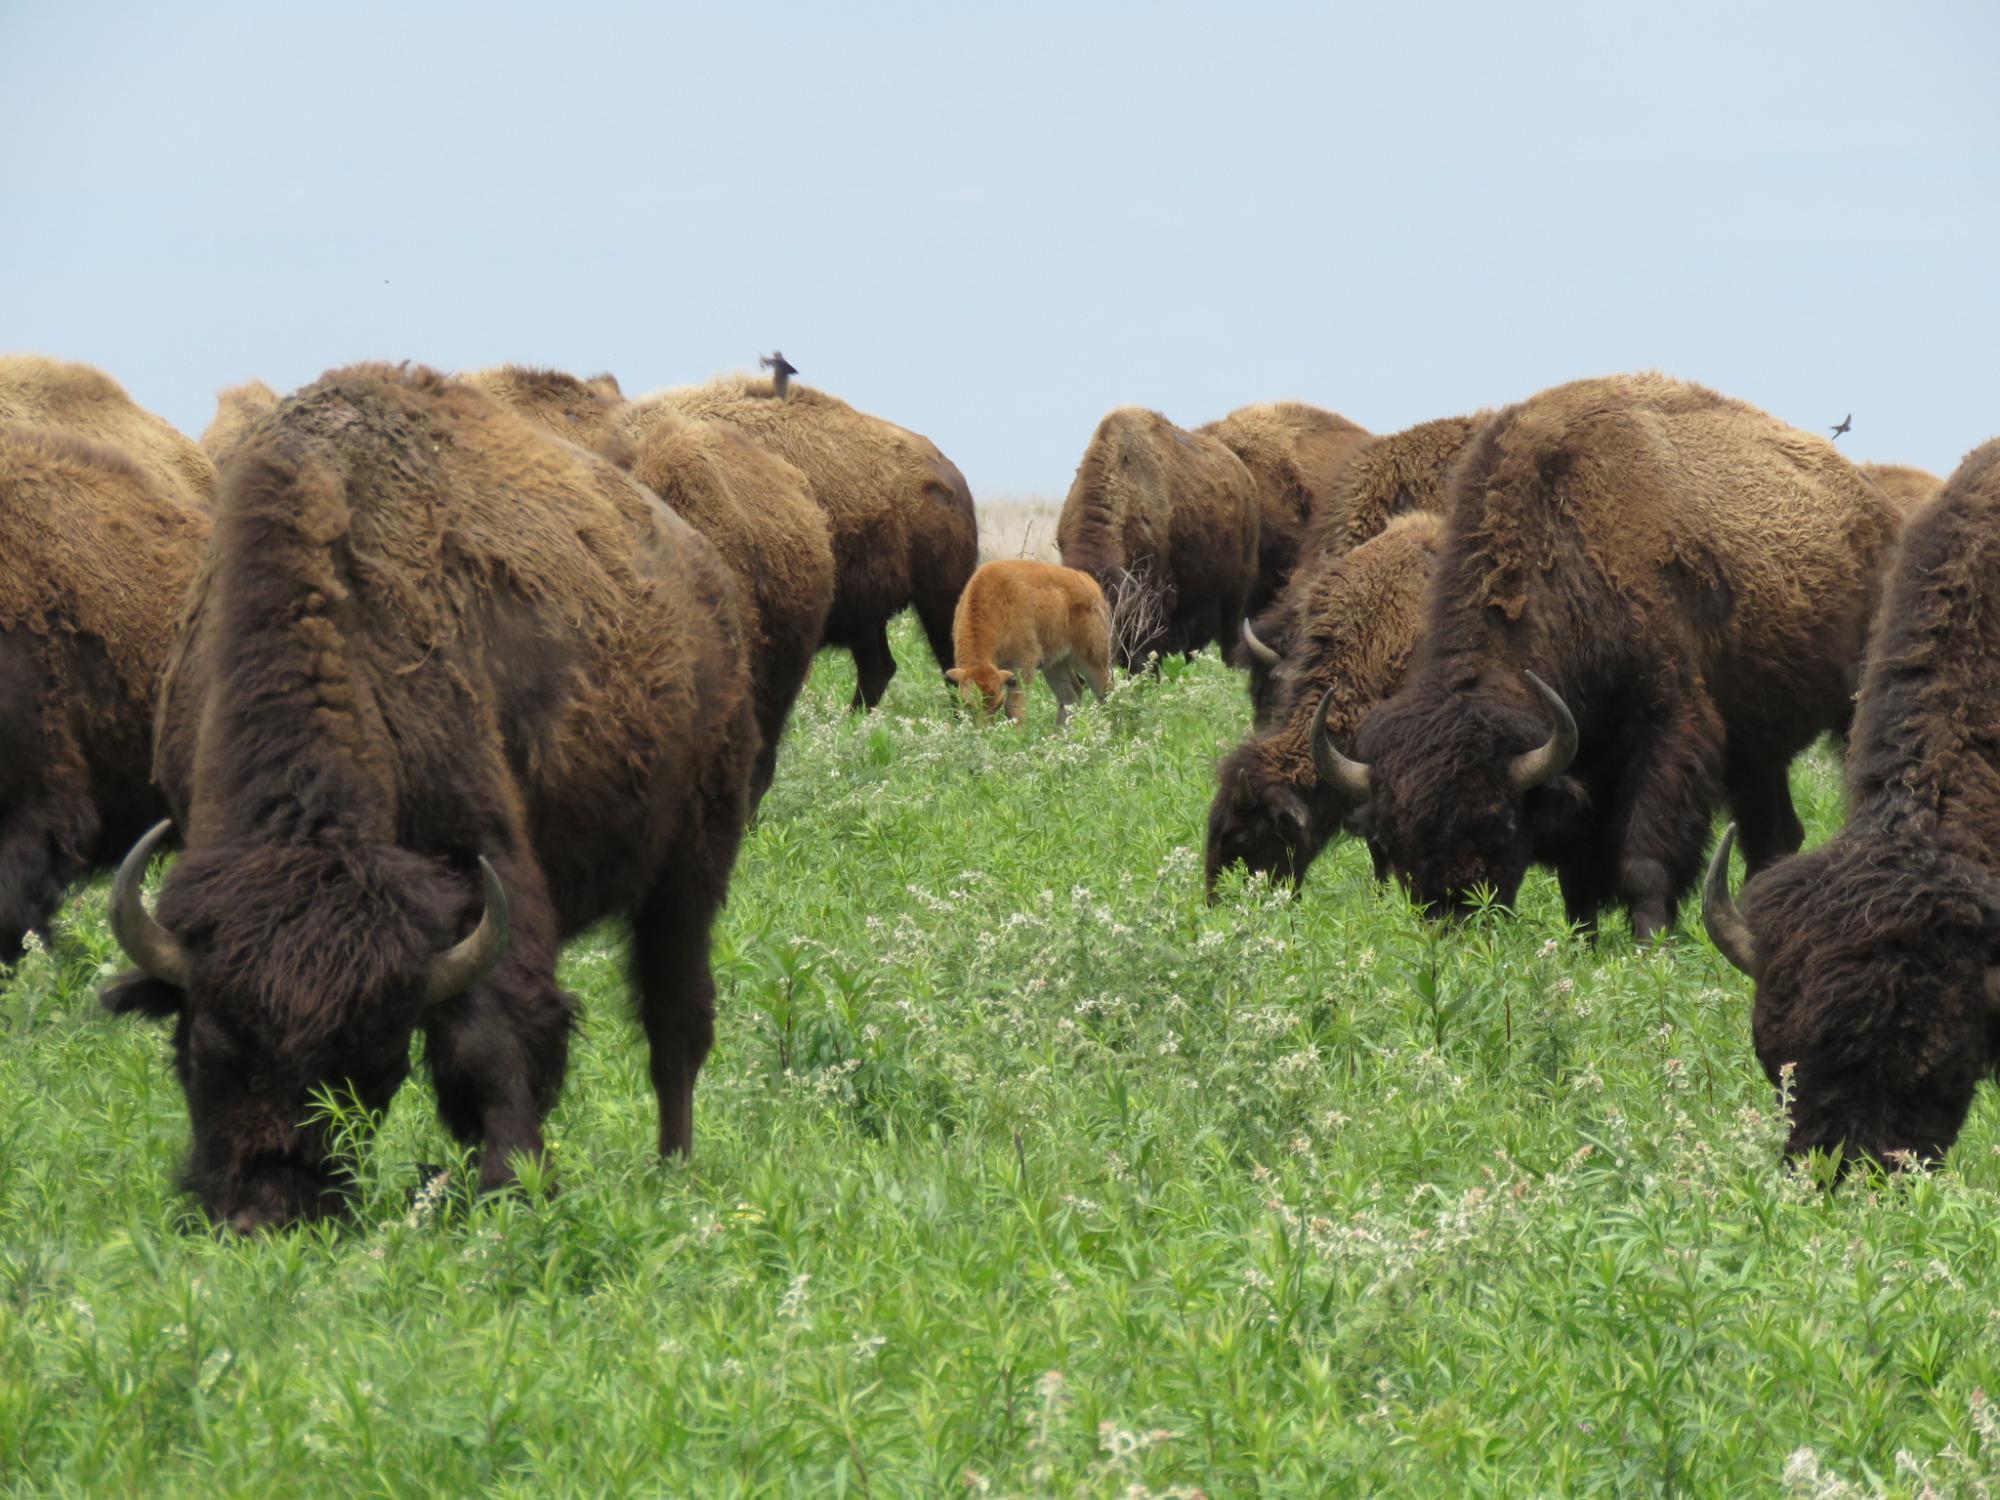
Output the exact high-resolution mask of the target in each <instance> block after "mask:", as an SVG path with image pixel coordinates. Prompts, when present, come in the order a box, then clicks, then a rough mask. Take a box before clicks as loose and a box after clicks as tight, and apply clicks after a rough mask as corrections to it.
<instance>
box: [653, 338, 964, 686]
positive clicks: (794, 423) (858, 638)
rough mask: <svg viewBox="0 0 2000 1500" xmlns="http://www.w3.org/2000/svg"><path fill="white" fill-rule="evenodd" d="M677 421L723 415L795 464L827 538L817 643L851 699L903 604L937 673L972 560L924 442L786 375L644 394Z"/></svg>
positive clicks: (885, 672)
mask: <svg viewBox="0 0 2000 1500" xmlns="http://www.w3.org/2000/svg"><path fill="white" fill-rule="evenodd" d="M648 399H649V400H651V401H656V402H659V403H661V404H663V405H665V406H668V407H670V408H672V409H673V410H674V411H676V412H679V413H680V414H681V415H682V416H687V417H695V418H700V419H702V420H706V421H716V422H725V423H727V424H729V425H730V426H731V427H734V428H735V429H737V430H738V431H739V432H741V433H742V434H743V435H744V436H745V437H748V438H749V439H751V440H752V441H753V442H756V443H758V444H760V445H761V446H763V447H764V448H767V449H769V450H770V451H771V452H773V453H775V454H777V455H778V456H779V457H780V458H783V459H784V460H786V461H787V462H788V463H791V464H793V465H794V466H796V467H797V468H798V470H799V472H800V473H802V474H804V475H805V477H806V483H807V485H808V486H809V487H810V488H811V491H812V497H813V499H814V501H815V502H816V503H817V504H818V505H819V508H820V509H821V510H822V511H823V512H824V513H825V515H826V519H827V524H828V525H829V526H830V527H831V528H832V533H833V555H834V561H835V565H836V568H837V569H838V581H837V583H836V586H835V589H834V604H833V609H832V611H831V612H830V613H829V615H828V618H827V624H826V642H827V644H828V645H835V646H846V647H848V648H849V649H850V650H851V651H853V653H854V659H855V666H856V668H857V673H858V685H857V688H856V699H855V701H856V704H857V705H862V704H865V705H867V706H871V707H872V706H873V705H874V704H875V703H876V702H877V701H878V700H879V699H880V698H881V695H882V692H883V690H884V689H886V688H887V686H888V684H889V679H890V677H891V676H892V675H893V674H894V672H895V670H896V664H895V658H894V657H893V656H891V655H890V654H889V643H888V636H887V633H886V631H887V626H888V622H889V620H890V618H891V617H892V616H894V615H896V614H898V613H900V612H901V611H902V610H904V609H905V608H914V609H915V610H916V612H917V616H918V618H919V620H920V621H921V622H922V624H923V629H924V636H925V638H926V639H927V640H928V641H929V643H930V648H931V653H932V655H933V656H935V657H936V659H937V663H938V666H939V668H940V669H943V668H944V667H945V666H946V665H947V664H948V663H949V662H950V660H951V649H952V648H951V616H952V610H953V609H954V608H955V607H956V606H957V604H958V596H959V592H960V590H962V589H963V588H964V587H965V583H966V580H967V579H969V578H970V577H971V576H972V570H973V569H974V568H975V567H976V566H977V565H978V561H979V523H978V519H977V517H976V516H975V515H974V514H973V508H972V492H971V490H970V489H969V488H968V487H967V486H966V483H965V476H964V475H962V474H961V473H959V471H958V468H957V466H956V465H954V464H953V463H952V462H951V461H950V460H949V459H947V458H946V457H945V456H944V455H943V454H942V453H940V452H939V451H938V449H937V446H936V445H935V444H933V443H932V442H931V441H930V440H929V439H928V438H925V437H922V436H920V435H919V434H917V433H914V432H910V431H908V430H907V429H905V428H902V427H898V426H896V425H895V424H894V423H893V422H887V421H884V420H883V419H882V418H880V417H874V416H870V415H869V414H867V413H866V412H861V411H857V410H855V409H854V408H853V407H852V406H849V405H848V404H847V403H846V402H845V401H842V400H840V399H839V398H838V397H835V396H829V395H827V394H826V393H825V392H824V391H820V390H816V389H814V388H813V387H811V386H808V385H801V384H799V383H798V382H796V381H794V382H793V383H792V385H791V388H790V392H789V394H788V395H786V396H783V397H780V396H778V395H776V394H775V393H774V391H773V390H772V386H771V382H770V380H769V378H768V377H761V376H751V375H741V374H738V375H724V376H721V377H718V378H717V379H714V380H711V381H709V382H708V383H707V384H706V385H698V386H680V387H676V388H674V389H672V390H666V391H660V392H658V393H656V394H655V395H653V396H652V397H649V398H648Z"/></svg>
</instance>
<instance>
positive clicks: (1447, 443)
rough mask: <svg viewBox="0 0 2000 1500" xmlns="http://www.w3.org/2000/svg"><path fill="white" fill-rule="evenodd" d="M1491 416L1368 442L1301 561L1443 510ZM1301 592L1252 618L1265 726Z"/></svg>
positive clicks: (1309, 563)
mask: <svg viewBox="0 0 2000 1500" xmlns="http://www.w3.org/2000/svg"><path fill="white" fill-rule="evenodd" d="M1491 415H1492V414H1491V413H1490V412H1480V413H1479V414H1477V415H1476V416H1470V417H1440V418H1438V419H1437V420H1436V421H1432V422H1419V423H1418V424H1417V425H1416V426H1415V427H1406V428H1404V429H1403V430H1402V431H1401V432H1392V433H1389V434H1388V435H1387V436H1384V437H1378V438H1370V439H1369V440H1368V441H1367V442H1366V443H1364V444H1362V445H1361V447H1360V448H1359V449H1357V450H1356V451H1355V452H1354V453H1353V454H1352V455H1351V457H1350V458H1349V460H1348V462H1347V464H1346V465H1345V466H1344V467H1343V468H1342V469H1341V471H1340V473H1339V474H1338V475H1337V476H1336V477H1335V480H1334V483H1333V486H1332V488H1331V489H1330V490H1329V491H1328V492H1327V493H1326V494H1325V495H1323V496H1322V497H1321V499H1320V502H1319V504H1318V506H1317V507H1316V508H1315V509H1314V511H1313V515H1312V524H1311V527H1310V528H1309V529H1308V531H1307V534H1306V541H1305V546H1304V549H1303V551H1302V552H1301V554H1300V567H1301V568H1302V569H1303V568H1308V567H1317V566H1319V565H1321V564H1323V563H1326V562H1328V561H1331V560H1334V559H1337V558H1340V557H1344V556H1345V555H1346V554H1347V553H1349V552H1352V551H1353V550H1354V549H1355V548H1356V547H1359V546H1360V545H1361V544H1362V543H1364V542H1366V541H1367V540H1368V539H1369V538H1370V537H1373V536H1376V535H1379V534H1380V533H1381V531H1382V530H1383V528H1384V527H1386V526H1387V525H1388V524H1389V523H1390V521H1391V520H1393V519H1394V518H1395V517H1397V516H1400V515H1403V514H1405V513H1406V512H1409V511H1413V510H1422V511H1432V512H1435V513H1436V514H1439V515H1442V514H1443V513H1444V508H1445V507H1444V497H1445V487H1446V484H1447V483H1448V481H1449V480H1450V478H1451V466H1452V465H1453V464H1454V463H1456V462H1457V461H1458V456H1459V454H1461V453H1463V452H1464V451H1465V449H1466V447H1467V445H1468V444H1470V443H1471V441H1472V435H1473V434H1474V433H1475V432H1477V431H1478V430H1479V429H1480V427H1481V426H1482V425H1483V424H1484V423H1485V421H1486V419H1487V418H1488V417H1489V416H1491ZM1295 597H1297V596H1295V595H1294V594H1293V592H1292V591H1291V590H1289V589H1288V590H1286V591H1285V592H1284V593H1281V594H1279V596H1278V598H1277V600H1276V601H1275V602H1274V603H1272V605H1271V606H1270V607H1269V608H1268V609H1266V610H1265V611H1264V612H1263V613H1262V614H1260V615H1259V616H1258V617H1257V618H1256V619H1255V620H1253V621H1245V622H1244V630H1243V655H1244V664H1245V665H1246V666H1248V667H1249V669H1250V702H1251V704H1252V706H1253V708H1254V710H1255V712H1256V716H1257V724H1258V726H1259V727H1260V728H1261V727H1263V726H1264V725H1265V724H1266V723H1267V722H1268V720H1269V715H1270V677H1271V669H1272V668H1273V667H1275V666H1276V665H1277V664H1278V661H1279V659H1280V658H1281V657H1282V655H1283V654H1284V652H1285V651H1286V650H1287V648H1288V645H1289V642H1290V639H1291V635H1292V632H1293V629H1294V622H1293V618H1292V608H1293V602H1294V599H1295Z"/></svg>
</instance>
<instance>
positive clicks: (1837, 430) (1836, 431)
mask: <svg viewBox="0 0 2000 1500" xmlns="http://www.w3.org/2000/svg"><path fill="white" fill-rule="evenodd" d="M1853 425H1854V413H1853V412H1849V413H1848V414H1847V415H1846V416H1844V417H1842V418H1841V419H1840V425H1839V426H1838V427H1834V428H1830V429H1828V430H1829V431H1831V432H1832V433H1833V435H1834V437H1836V438H1838V437H1839V436H1840V435H1841V434H1842V433H1843V432H1845V431H1847V429H1848V428H1850V427H1852V426H1853Z"/></svg>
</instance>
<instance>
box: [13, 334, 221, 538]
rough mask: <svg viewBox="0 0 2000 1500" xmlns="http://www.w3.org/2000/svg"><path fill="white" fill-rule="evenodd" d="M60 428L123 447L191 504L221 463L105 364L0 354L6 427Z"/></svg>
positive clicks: (204, 496)
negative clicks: (109, 372) (150, 408)
mask: <svg viewBox="0 0 2000 1500" xmlns="http://www.w3.org/2000/svg"><path fill="white" fill-rule="evenodd" d="M7 426H28V427H55V428H59V429H61V430H62V431H64V432H67V433H69V434H71V435H72V436H74V437H80V438H85V439H88V440H89V441H91V442H93V443H98V444H101V445H103V446H104V447H106V448H109V449H110V450H112V451H113V452H115V453H122V454H124V455H125V457H127V458H128V459H130V460H131V461H132V462H133V463H135V464H137V465H138V466H139V467H140V468H141V469H142V470H144V471H145V472H146V473H147V474H148V475H149V476H151V477H152V479H153V480H154V482H155V483H157V484H160V485H163V486H166V487H167V488H168V489H170V490H173V491H174V492H175V497H176V498H177V499H179V500H181V501H183V502H185V503H188V504H193V505H206V504H207V503H208V497H209V495H210V494H211V493H212V492H213V491H214V489H215V465H214V464H212V463H210V462H209V460H208V455H207V454H205V453H203V452H202V451H201V449H200V448H198V447H196V446H195V445H194V444H193V443H192V442H190V441H189V440H188V438H187V437H186V436H185V435H184V434H183V433H182V432H181V431H180V430H179V429H178V428H176V427H175V426H174V425H173V424H172V423H170V422H167V421H165V420H164V419H162V418H160V417H156V416H154V415H153V413H151V412H149V411H147V410H146V408H145V407H143V406H141V405H139V404H138V403H137V402H136V401H134V400H133V399H132V398H131V397H130V396H128V395H126V394H125V388H124V387H123V386H121V385H120V384H119V383H118V382H117V381H115V380H113V379H112V378H111V377H110V376H109V375H106V374H105V373H104V372H103V371H102V370H97V369H93V368H92V367H91V366H89V365H79V364H69V363H66V362H64V361H62V360H57V359H48V358H45V357H44V356H42V355H39V354H7V355H0V427H7Z"/></svg>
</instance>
